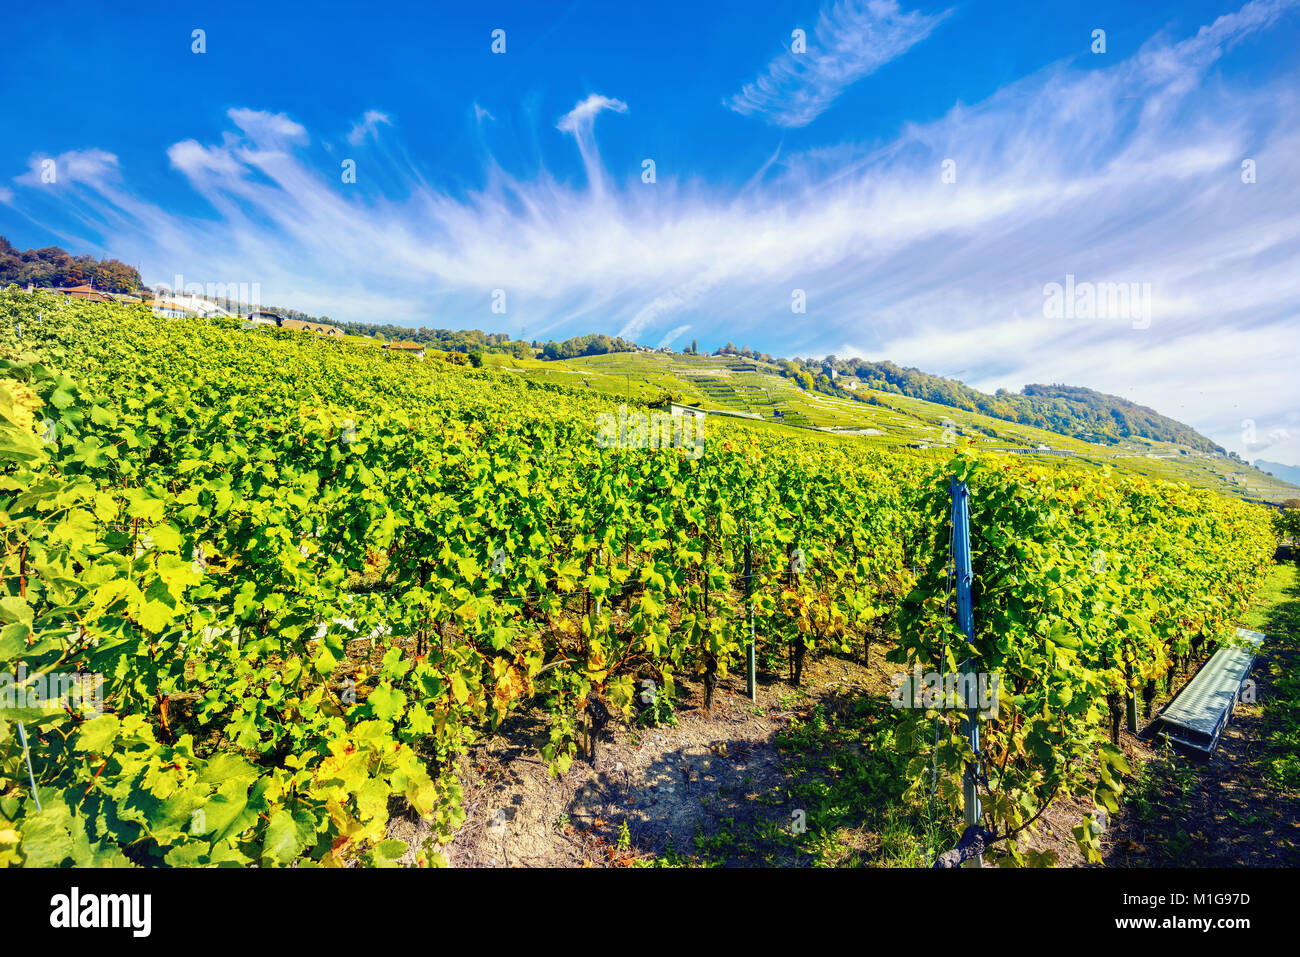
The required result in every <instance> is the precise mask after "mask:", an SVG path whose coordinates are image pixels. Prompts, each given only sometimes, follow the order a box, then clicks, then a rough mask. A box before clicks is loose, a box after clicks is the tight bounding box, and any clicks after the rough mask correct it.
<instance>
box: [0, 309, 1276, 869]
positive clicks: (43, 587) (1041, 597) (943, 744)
mask: <svg viewBox="0 0 1300 957" xmlns="http://www.w3.org/2000/svg"><path fill="white" fill-rule="evenodd" d="M0 373H2V375H0V525H2V535H3V542H2V546H0V547H2V548H3V558H2V561H3V571H2V574H3V577H4V588H3V597H0V623H2V624H3V631H0V672H3V673H5V674H6V675H7V676H9V678H8V687H7V690H6V689H0V694H3V693H8V694H10V698H11V699H12V700H6V702H5V704H4V706H3V708H0V863H4V864H8V865H28V866H58V865H67V864H76V865H123V866H126V865H143V866H159V865H169V866H209V865H245V866H246V865H250V864H254V863H256V864H260V865H263V866H273V865H291V864H296V865H298V866H306V865H310V864H316V865H322V866H343V865H349V864H363V865H368V866H384V865H389V864H392V863H394V862H396V861H397V860H398V859H399V858H401V857H403V856H404V855H406V854H407V853H408V851H410V850H414V851H415V852H416V857H417V859H418V861H419V863H421V864H423V865H428V866H436V865H438V864H441V863H443V862H444V856H443V854H442V852H441V851H440V848H441V847H443V846H445V844H446V843H447V842H449V841H450V840H451V839H452V838H453V836H454V835H455V832H456V829H457V827H458V826H459V824H460V823H461V821H462V819H463V813H464V812H463V807H462V802H461V781H460V780H459V778H458V772H457V759H458V757H459V756H461V755H463V754H464V753H465V752H466V750H467V749H468V748H469V747H470V746H471V745H472V744H473V743H474V741H475V740H476V739H477V738H478V737H479V736H481V735H482V734H483V733H485V732H487V731H491V730H493V729H496V728H498V727H499V726H500V725H501V723H502V722H503V721H504V720H505V719H506V718H507V717H508V716H509V715H511V714H512V712H515V711H517V710H520V709H536V710H537V711H538V712H539V713H541V714H543V715H544V716H545V719H546V727H547V729H548V731H547V734H548V739H547V741H546V743H545V744H544V746H543V748H542V756H543V758H544V759H545V760H546V761H547V762H548V763H549V765H550V767H551V770H552V772H553V773H554V774H557V775H563V774H564V773H565V772H566V771H567V770H568V769H569V768H570V766H571V764H572V763H573V762H574V761H575V760H578V761H580V760H584V759H585V758H586V757H587V756H588V755H590V754H591V752H592V751H593V750H594V749H595V748H596V747H598V742H599V740H600V738H601V735H602V733H603V731H604V730H605V729H607V728H608V727H609V726H610V724H611V723H615V722H620V721H624V720H626V719H627V718H628V717H629V716H630V715H631V714H632V713H633V712H634V711H635V710H638V709H640V708H642V707H644V704H645V703H646V702H648V701H653V700H655V698H656V697H657V696H665V697H666V698H672V697H673V696H674V695H676V694H678V693H679V691H680V689H681V687H682V686H684V685H687V684H689V685H691V686H694V687H698V688H701V689H702V694H703V697H704V701H705V706H706V708H707V707H708V705H709V704H710V703H711V701H712V698H713V695H714V694H715V692H716V689H717V687H718V683H719V681H720V680H721V679H722V678H725V677H726V676H727V675H728V674H731V673H734V672H736V671H737V670H738V669H739V670H741V671H743V669H744V667H745V661H746V646H747V644H748V643H749V641H750V634H751V628H752V629H753V633H754V635H755V639H756V643H757V645H758V651H759V655H758V657H759V660H760V661H763V662H766V663H768V667H769V670H770V669H771V667H772V663H773V662H780V663H782V664H784V665H785V666H786V668H787V669H788V673H789V676H790V678H789V680H791V681H792V682H794V683H796V684H797V683H798V682H799V681H800V679H801V673H802V670H803V668H804V664H805V662H806V661H807V659H808V657H809V656H816V655H834V654H845V653H850V652H853V653H855V654H859V653H868V654H884V655H885V656H886V657H887V660H888V661H889V662H890V663H891V664H892V665H893V666H894V667H895V668H896V670H897V671H898V672H899V673H900V674H903V673H908V672H911V671H912V670H913V669H914V668H915V667H918V666H919V668H920V669H921V670H923V671H937V672H939V673H941V674H951V673H954V672H956V671H957V670H958V668H959V666H960V665H961V663H962V662H963V661H964V660H966V659H967V658H969V659H971V660H972V661H974V662H976V663H977V664H978V667H979V669H980V670H981V671H983V672H987V673H992V674H996V675H998V676H999V677H1000V683H1001V696H1000V701H999V707H998V709H997V712H996V714H995V715H994V716H991V717H989V718H987V719H986V720H985V721H983V722H982V726H981V739H980V753H979V754H978V755H976V754H973V753H971V751H970V748H969V746H968V745H967V738H966V735H965V733H964V731H963V728H962V721H961V714H962V713H961V712H960V711H956V710H948V709H943V708H938V707H931V708H900V709H895V710H891V711H890V712H889V713H888V714H887V715H886V716H885V717H883V718H882V719H881V720H882V721H888V722H889V723H890V724H889V740H890V741H891V742H892V744H893V747H894V749H895V750H896V753H897V756H898V759H899V767H900V773H902V774H904V775H905V778H906V780H905V782H904V784H905V785H906V788H907V792H906V799H907V800H908V801H910V802H913V803H914V804H916V805H917V806H921V805H924V804H925V803H926V802H927V801H931V802H934V803H935V805H936V807H935V814H938V815H941V816H943V817H944V818H945V819H946V820H948V821H949V823H950V824H951V823H953V822H956V821H959V820H960V817H961V800H962V775H963V772H964V770H965V769H966V768H967V767H968V766H970V765H972V764H974V763H978V766H979V767H980V768H981V769H982V770H981V772H980V779H979V782H978V786H979V790H980V796H981V800H982V806H983V814H984V818H983V825H984V827H985V829H986V830H987V832H988V833H989V834H990V835H991V836H992V837H993V839H994V840H995V841H996V844H995V845H994V850H993V851H991V852H990V853H992V854H994V856H996V857H998V858H999V859H1000V860H1003V861H1004V862H1006V863H1014V864H1031V865H1035V864H1051V863H1053V860H1052V857H1051V855H1050V854H1043V853H1039V852H1036V851H1032V850H1025V849H1023V848H1022V847H1021V846H1020V844H1019V841H1018V838H1019V837H1020V836H1021V835H1023V834H1025V833H1026V831H1027V830H1028V829H1030V828H1032V827H1033V825H1034V822H1035V820H1036V819H1037V817H1038V815H1039V814H1040V813H1041V812H1042V811H1043V809H1045V808H1046V807H1048V806H1050V805H1051V804H1052V803H1053V802H1056V801H1058V800H1060V799H1063V798H1067V797H1075V796H1085V797H1088V798H1089V799H1090V800H1091V801H1094V802H1095V803H1096V804H1097V805H1098V806H1099V807H1102V808H1105V809H1107V810H1110V811H1112V812H1113V811H1114V810H1116V809H1117V807H1118V803H1119V801H1120V799H1121V793H1122V791H1123V783H1124V782H1123V779H1124V776H1125V775H1126V774H1127V773H1128V768H1127V765H1126V763H1125V760H1124V757H1123V754H1122V752H1121V751H1120V750H1119V749H1118V748H1117V747H1116V746H1115V743H1114V742H1116V741H1117V740H1118V735H1119V727H1120V723H1121V719H1122V716H1123V713H1124V706H1125V698H1126V697H1127V696H1128V695H1130V694H1131V693H1133V692H1134V691H1137V692H1139V693H1147V694H1149V693H1150V692H1151V689H1153V688H1155V687H1156V686H1157V684H1158V683H1160V682H1162V681H1163V680H1165V679H1166V678H1167V676H1168V675H1170V674H1171V673H1172V672H1173V670H1174V669H1175V668H1177V667H1179V666H1181V665H1185V664H1186V662H1187V661H1188V660H1190V659H1193V658H1196V657H1199V656H1202V655H1204V654H1205V653H1207V651H1209V650H1211V649H1213V648H1214V647H1216V646H1218V645H1219V644H1220V643H1222V642H1225V641H1227V640H1229V638H1228V636H1229V635H1230V634H1231V633H1232V631H1233V626H1234V624H1235V623H1236V621H1237V619H1238V617H1239V616H1240V615H1241V614H1242V613H1243V612H1244V610H1245V609H1246V608H1247V606H1248V605H1249V602H1250V600H1251V598H1252V597H1253V595H1254V592H1255V590H1256V588H1257V587H1258V584H1259V582H1260V580H1261V577H1262V575H1263V574H1264V572H1265V570H1266V569H1267V568H1268V566H1269V564H1270V562H1271V560H1272V556H1273V552H1274V549H1275V547H1276V542H1277V536H1276V533H1275V531H1274V529H1273V527H1272V525H1271V523H1270V521H1269V518H1268V513H1267V510H1265V509H1263V508H1260V507H1258V506H1254V505H1249V504H1245V503H1242V502H1239V501H1236V500H1232V499H1228V498H1224V497H1220V496H1218V495H1215V494H1213V493H1210V492H1205V491H1197V490H1192V489H1189V488H1187V487H1184V486H1178V485H1172V484H1162V483H1155V482H1148V481H1145V480H1141V479H1136V478H1128V477H1122V476H1118V475H1115V474H1113V473H1109V472H1106V471H1102V470H1096V469H1084V468H1078V467H1071V466H1069V465H1068V464H1061V465H1052V464H1049V465H1037V464H1030V463H1026V462H1025V461H1023V460H1017V459H1014V458H1011V457H1000V456H995V455H986V454H980V455H976V454H974V453H972V452H971V451H970V450H968V449H967V450H962V449H957V450H951V449H950V450H948V454H945V455H943V456H942V457H940V456H936V455H924V454H921V453H917V452H911V451H885V450H870V449H867V448H866V447H864V446H862V445H861V444H857V443H855V442H854V441H853V440H852V439H845V438H839V437H834V438H832V437H829V436H819V435H817V434H812V433H810V434H808V435H807V436H804V435H792V434H790V432H789V430H781V431H780V432H777V431H775V430H772V429H770V428H768V427H766V426H764V425H763V424H761V423H749V422H745V421H743V420H727V421H717V417H711V418H710V419H709V422H708V430H707V433H706V445H705V448H704V451H703V454H696V452H695V450H693V449H678V448H658V449H648V448H608V447H603V445H602V443H598V442H597V441H596V436H597V432H598V427H597V421H598V416H600V415H601V414H602V413H610V412H614V411H615V410H616V408H617V406H616V404H615V400H613V399H607V398H602V397H601V396H600V395H599V394H596V393H592V392H587V391H582V390H574V389H569V388H565V387H564V386H560V385H551V384H546V383H538V382H530V381H527V380H525V379H521V378H519V377H515V376H511V375H509V374H507V373H502V372H497V371H492V370H490V369H474V368H468V367H464V366H453V365H452V364H449V363H445V362H441V361H438V360H436V359H434V358H432V357H431V358H430V359H429V360H428V361H426V362H419V361H416V360H414V359H412V358H410V357H407V356H402V355H396V354H391V353H388V352H382V351H380V350H376V349H373V348H368V347H366V346H363V345H355V344H349V343H345V342H338V341H325V340H318V339H315V338H313V337H310V336H308V335H305V334H301V333H295V332H287V331H280V330H274V329H265V328H261V329H244V328H241V326H240V324H239V323H238V322H235V321H230V320H214V321H203V320H188V319H187V320H167V319H161V318H158V317H155V316H152V315H150V314H149V313H148V312H147V311H145V310H143V309H137V308H128V307H122V306H116V305H107V304H104V305H101V304H94V303H85V302H74V301H63V300H62V299H60V298H59V297H56V296H52V295H45V294H39V293H38V294H35V295H30V294H25V293H21V292H19V291H18V290H17V289H16V288H14V287H11V288H10V289H9V290H8V291H6V292H4V293H3V294H0ZM954 475H956V476H957V477H958V478H959V479H961V480H963V481H965V482H966V483H967V486H968V487H969V489H970V493H971V499H970V502H971V535H972V552H973V562H974V603H975V626H976V629H975V636H974V642H973V644H971V643H968V642H967V641H966V639H965V637H964V635H963V634H962V633H961V632H960V631H959V630H958V628H957V624H956V622H955V620H954V619H953V616H952V614H951V601H950V587H951V576H950V570H949V563H950V547H949V534H950V530H949V525H948V509H949V498H948V496H949V487H950V480H951V478H952V476H954ZM747 569H748V573H747V571H746V570H747ZM871 642H875V643H876V644H877V645H878V646H879V647H878V649H873V648H872V646H871ZM70 674H75V675H91V676H95V677H94V678H93V679H92V681H93V682H94V683H95V697H96V699H97V700H96V706H95V707H93V708H92V707H89V706H88V705H85V704H82V705H81V706H78V705H76V704H73V705H71V706H70V705H68V704H66V703H58V704H55V703H51V702H49V701H43V700H40V699H39V696H35V695H33V694H31V693H28V692H29V691H30V689H33V688H38V687H40V686H41V685H42V679H44V678H46V677H47V676H56V675H57V676H64V675H70ZM44 684H45V685H46V686H48V685H49V684H50V682H48V681H45V682H44ZM19 722H21V723H22V730H21V732H20V729H19ZM25 745H26V746H25ZM29 762H30V771H29ZM33 783H34V790H33ZM397 813H413V814H416V815H418V816H420V817H421V818H423V819H425V820H426V821H428V822H430V823H431V825H432V830H431V832H430V833H431V834H432V835H433V836H432V837H431V838H430V839H429V840H428V841H427V842H426V844H425V845H424V846H422V847H419V848H414V849H411V848H408V847H407V846H406V845H405V844H404V843H403V842H401V841H398V840H395V839H392V838H391V837H389V823H390V817H391V816H392V815H394V814H397ZM1098 833H1099V825H1098V824H1097V821H1096V819H1095V818H1093V817H1085V818H1084V819H1083V820H1080V821H1079V822H1078V827H1076V829H1075V837H1076V839H1077V841H1078V843H1079V846H1080V847H1081V849H1082V850H1083V853H1084V854H1085V855H1087V856H1088V858H1089V859H1090V860H1096V859H1098V858H1097V836H1098Z"/></svg>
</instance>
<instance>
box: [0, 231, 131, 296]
mask: <svg viewBox="0 0 1300 957" xmlns="http://www.w3.org/2000/svg"><path fill="white" fill-rule="evenodd" d="M10 283H16V284H17V285H19V286H26V285H28V284H29V283H30V284H31V285H33V286H39V287H41V288H46V289H49V288H54V289H58V288H66V287H68V286H81V285H86V284H89V285H91V286H94V287H95V288H96V289H99V290H102V291H104V292H118V293H132V292H135V291H137V290H140V289H143V287H144V283H143V282H141V281H140V273H139V272H138V271H137V270H136V269H135V267H133V266H128V265H127V264H126V263H124V262H122V261H121V260H119V259H96V258H95V257H94V256H91V255H90V254H89V253H84V254H82V255H80V256H73V255H72V254H71V253H69V252H68V251H67V250H65V249H62V248H60V247H58V246H46V247H44V248H43V249H28V250H24V251H19V250H18V248H17V247H15V246H14V245H13V243H11V242H9V240H8V239H6V238H5V237H4V236H0V287H3V286H7V285H9V284H10Z"/></svg>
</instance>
